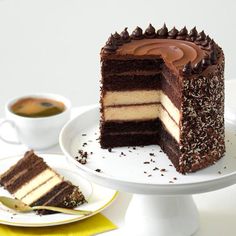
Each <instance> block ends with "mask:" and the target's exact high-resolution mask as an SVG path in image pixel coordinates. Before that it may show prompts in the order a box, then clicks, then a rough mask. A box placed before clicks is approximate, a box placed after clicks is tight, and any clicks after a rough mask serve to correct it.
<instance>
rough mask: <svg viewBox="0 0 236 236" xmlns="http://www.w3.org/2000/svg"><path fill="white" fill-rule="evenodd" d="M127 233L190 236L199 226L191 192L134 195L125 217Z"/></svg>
mask: <svg viewBox="0 0 236 236" xmlns="http://www.w3.org/2000/svg"><path fill="white" fill-rule="evenodd" d="M125 223H126V225H125V231H126V232H127V233H128V232H130V233H128V234H127V235H135V236H136V235H137V236H139V235H140V236H144V235H145V236H154V235H158V236H171V235H174V236H190V235H192V234H193V233H195V232H196V231H197V230H198V228H199V217H198V211H197V208H196V205H195V203H194V201H193V198H192V196H191V195H180V196H178V195H176V196H162V195H141V194H134V195H133V198H132V200H131V202H130V204H129V207H128V209H127V212H126V217H125Z"/></svg>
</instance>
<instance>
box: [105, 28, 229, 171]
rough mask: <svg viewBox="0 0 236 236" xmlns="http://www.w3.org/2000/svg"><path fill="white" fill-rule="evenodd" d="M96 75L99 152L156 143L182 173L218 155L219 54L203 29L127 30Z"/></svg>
mask: <svg viewBox="0 0 236 236" xmlns="http://www.w3.org/2000/svg"><path fill="white" fill-rule="evenodd" d="M143 32H144V33H143ZM188 32H189V33H188ZM118 38H119V42H118ZM101 74H102V79H101V85H102V86H101V98H100V103H101V122H100V132H101V138H100V143H101V147H102V148H112V147H117V146H136V145H140V146H141V145H150V144H158V145H160V147H161V148H162V150H163V151H164V152H165V153H166V154H167V156H168V157H169V159H170V160H171V161H172V163H173V165H174V166H175V168H176V170H177V171H179V172H180V173H188V172H194V171H197V170H199V169H202V168H205V167H207V166H209V165H212V164H214V163H215V162H216V161H217V160H219V159H220V158H221V157H222V156H223V154H224V152H225V143H224V54H223V50H222V49H221V48H220V47H219V46H218V45H217V44H216V43H215V42H214V40H213V39H211V38H210V37H209V36H207V35H206V34H205V32H204V31H201V32H200V33H198V32H197V29H196V27H194V28H193V29H192V30H190V31H188V30H187V28H186V27H184V28H183V29H181V30H178V29H176V28H175V27H173V28H172V29H171V30H168V28H167V27H166V25H164V26H163V27H162V28H161V29H159V30H155V28H154V27H153V26H152V25H149V26H148V28H147V29H146V30H142V29H141V28H140V27H137V28H136V29H135V30H134V31H133V33H131V36H130V34H129V33H128V31H127V28H125V30H124V31H123V32H122V33H121V34H120V37H118V33H116V34H115V36H113V35H112V36H111V37H110V38H109V39H108V41H107V43H106V46H104V47H103V48H102V50H101Z"/></svg>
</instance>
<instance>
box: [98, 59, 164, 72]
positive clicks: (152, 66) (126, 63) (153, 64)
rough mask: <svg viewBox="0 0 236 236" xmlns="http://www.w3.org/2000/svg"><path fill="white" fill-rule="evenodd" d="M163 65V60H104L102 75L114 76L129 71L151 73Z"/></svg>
mask: <svg viewBox="0 0 236 236" xmlns="http://www.w3.org/2000/svg"><path fill="white" fill-rule="evenodd" d="M162 64H163V60H162V59H152V60H149V59H141V60H136V59H133V60H104V61H103V62H102V74H103V75H106V74H114V73H122V72H127V71H132V70H134V71H140V70H141V71H143V70H145V71H149V70H159V69H161V66H162Z"/></svg>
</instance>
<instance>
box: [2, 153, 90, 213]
mask: <svg viewBox="0 0 236 236" xmlns="http://www.w3.org/2000/svg"><path fill="white" fill-rule="evenodd" d="M0 184H1V185H2V186H4V188H5V189H6V190H8V191H9V192H10V193H11V194H12V195H13V196H14V197H15V198H17V199H19V200H21V201H22V202H24V203H25V204H27V205H30V206H37V205H46V206H58V207H65V208H74V207H76V206H79V205H81V204H83V203H84V202H86V200H85V198H84V196H83V194H82V192H81V191H80V190H79V188H78V187H77V186H75V185H73V184H72V183H71V182H69V181H66V180H64V178H63V177H62V176H61V175H59V174H58V173H56V172H55V171H54V170H53V169H51V168H50V167H49V166H48V165H47V164H46V163H45V162H44V160H43V159H42V158H41V157H38V156H37V155H36V154H35V153H34V152H33V151H28V152H26V153H25V155H24V157H23V158H22V159H20V160H19V161H18V162H17V163H16V164H15V165H14V166H12V167H11V168H10V169H9V170H7V171H6V172H5V173H3V174H2V175H1V176H0ZM39 213H40V214H48V213H52V212H50V211H45V210H41V211H40V212H39Z"/></svg>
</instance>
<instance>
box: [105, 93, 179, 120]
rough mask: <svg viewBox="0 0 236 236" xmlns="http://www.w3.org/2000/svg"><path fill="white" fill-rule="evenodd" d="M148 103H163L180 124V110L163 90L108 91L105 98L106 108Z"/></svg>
mask: <svg viewBox="0 0 236 236" xmlns="http://www.w3.org/2000/svg"><path fill="white" fill-rule="evenodd" d="M148 103H161V104H162V106H163V107H165V109H166V110H167V111H168V113H169V114H170V115H171V117H172V118H173V119H174V120H175V121H176V123H177V124H178V123H179V120H180V113H179V110H178V109H177V108H176V106H175V105H174V104H173V103H172V102H171V100H170V99H169V98H168V96H167V95H165V93H163V91H162V90H135V91H107V92H106V93H105V94H104V97H103V105H104V107H107V106H118V105H134V104H135V105H137V104H148Z"/></svg>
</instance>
